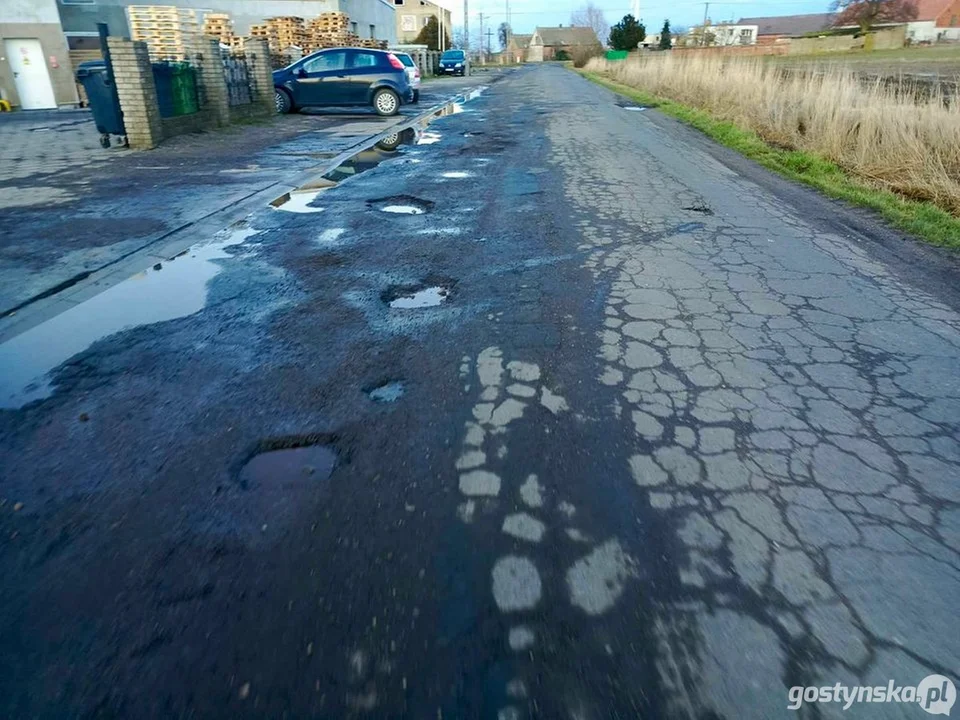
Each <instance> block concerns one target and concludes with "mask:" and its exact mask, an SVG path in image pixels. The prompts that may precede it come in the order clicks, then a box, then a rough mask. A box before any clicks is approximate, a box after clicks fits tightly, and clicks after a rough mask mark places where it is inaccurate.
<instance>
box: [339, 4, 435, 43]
mask: <svg viewBox="0 0 960 720" xmlns="http://www.w3.org/2000/svg"><path fill="white" fill-rule="evenodd" d="M392 2H393V5H394V9H395V10H396V25H397V42H398V43H400V44H405V43H406V44H409V43H412V42H414V41H415V40H416V39H417V35H419V34H420V31H421V30H423V28H425V27H426V26H427V23H428V22H429V21H430V18H432V17H435V18H436V19H437V22H438V23H442V25H443V32H444V33H446V34H447V35H452V34H453V30H452V28H453V15H452V14H451V13H450V11H449V10H447V9H445V8H441V7H440V6H439V5H437V4H436V3H432V2H430V0H392ZM348 12H349V11H348ZM441 15H442V16H441Z"/></svg>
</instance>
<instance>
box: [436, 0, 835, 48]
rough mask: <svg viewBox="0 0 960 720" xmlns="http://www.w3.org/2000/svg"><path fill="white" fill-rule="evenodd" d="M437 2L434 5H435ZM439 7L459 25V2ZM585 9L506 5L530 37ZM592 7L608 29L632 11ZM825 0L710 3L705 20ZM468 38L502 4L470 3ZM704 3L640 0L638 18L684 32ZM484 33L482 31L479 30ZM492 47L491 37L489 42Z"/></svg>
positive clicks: (535, 0)
mask: <svg viewBox="0 0 960 720" xmlns="http://www.w3.org/2000/svg"><path fill="white" fill-rule="evenodd" d="M434 1H435V2H436V0H434ZM439 2H440V4H441V5H443V7H445V8H448V9H449V10H451V11H452V13H453V24H454V25H455V26H460V25H463V2H462V1H460V0H439ZM585 4H586V0H511V1H510V15H511V17H512V25H513V31H514V32H515V33H531V32H533V29H534V28H535V27H536V26H537V25H542V26H545V27H549V26H553V27H555V26H557V25H560V24H563V25H569V24H570V13H571V12H573V11H574V10H576V9H577V8H579V7H581V6H583V5H585ZM594 4H595V5H596V6H597V7H599V8H600V9H601V10H603V11H604V15H605V16H606V18H607V22H608V23H610V24H611V25H613V24H614V23H616V22H617V21H618V20H620V18H622V17H623V16H624V15H626V14H627V13H629V12H631V11H632V3H631V1H630V0H594ZM828 5H829V0H768V2H756V1H755V0H727V1H726V2H724V1H722V0H721V1H719V2H712V1H711V2H710V10H709V16H710V19H711V20H712V21H713V22H721V21H727V20H730V19H731V18H732V19H733V20H737V19H739V18H741V17H757V16H767V15H800V14H805V13H820V12H827V10H828ZM469 7H470V34H471V36H476V34H477V32H478V30H479V13H483V14H484V20H483V22H484V26H487V24H488V23H491V25H490V27H492V28H493V30H494V31H496V28H497V26H498V25H499V24H500V23H501V22H503V21H504V19H505V16H506V0H469ZM703 12H704V3H703V2H696V0H675V1H672V2H663V0H640V17H641V19H643V21H644V23H645V24H646V26H647V30H648V32H649V31H651V30H652V31H653V32H656V31H658V30H659V29H660V27H661V26H662V25H663V21H664V19H665V18H669V19H670V24H671V25H672V26H675V27H676V26H686V27H689V26H691V25H694V24H699V23H701V22H703ZM484 33H485V34H486V27H484ZM493 43H494V45H496V36H495V35H494V37H493Z"/></svg>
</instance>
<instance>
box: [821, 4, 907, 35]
mask: <svg viewBox="0 0 960 720" xmlns="http://www.w3.org/2000/svg"><path fill="white" fill-rule="evenodd" d="M831 8H832V9H833V10H834V11H835V12H837V13H838V14H837V19H836V22H835V23H834V24H835V25H859V26H860V29H861V30H862V31H863V32H867V31H868V30H869V29H870V28H871V27H872V26H873V25H875V24H877V23H885V22H893V23H896V22H908V21H910V20H914V19H916V17H917V12H918V10H917V5H916V3H915V2H914V0H834V2H833V3H832V5H831Z"/></svg>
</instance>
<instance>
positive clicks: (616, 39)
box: [610, 15, 647, 50]
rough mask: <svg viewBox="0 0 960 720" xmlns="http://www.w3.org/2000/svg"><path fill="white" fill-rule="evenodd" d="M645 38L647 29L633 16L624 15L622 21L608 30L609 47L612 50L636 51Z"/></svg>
mask: <svg viewBox="0 0 960 720" xmlns="http://www.w3.org/2000/svg"><path fill="white" fill-rule="evenodd" d="M646 36H647V29H646V28H645V27H644V26H643V24H642V23H640V22H639V21H638V20H637V19H636V18H635V17H634V16H633V15H624V16H623V20H621V21H620V22H618V23H617V24H616V25H614V26H613V27H612V28H611V29H610V47H612V48H613V49H614V50H636V49H637V46H638V45H639V44H640V43H641V42H642V41H643V39H644V38H645V37H646Z"/></svg>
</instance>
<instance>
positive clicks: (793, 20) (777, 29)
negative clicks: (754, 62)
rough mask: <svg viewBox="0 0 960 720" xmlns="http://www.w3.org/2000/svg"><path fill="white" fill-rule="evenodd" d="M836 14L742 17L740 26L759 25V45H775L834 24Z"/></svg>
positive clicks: (757, 41) (738, 22)
mask: <svg viewBox="0 0 960 720" xmlns="http://www.w3.org/2000/svg"><path fill="white" fill-rule="evenodd" d="M921 1H922V0H921ZM835 18H836V16H835V15H834V14H833V13H815V14H813V15H783V16H781V17H751V18H740V19H739V20H738V21H737V25H738V26H744V25H756V26H757V40H756V43H757V45H773V44H774V43H777V42H780V41H782V40H784V39H786V38H791V37H800V36H801V35H806V34H808V33H814V32H817V31H819V30H826V29H827V28H829V27H831V26H832V25H833V22H834V19H835Z"/></svg>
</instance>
